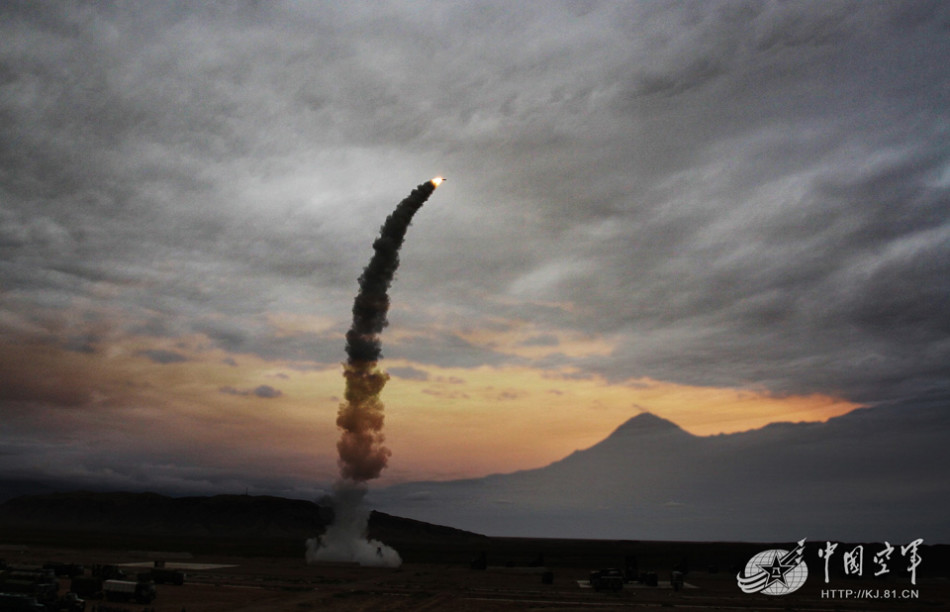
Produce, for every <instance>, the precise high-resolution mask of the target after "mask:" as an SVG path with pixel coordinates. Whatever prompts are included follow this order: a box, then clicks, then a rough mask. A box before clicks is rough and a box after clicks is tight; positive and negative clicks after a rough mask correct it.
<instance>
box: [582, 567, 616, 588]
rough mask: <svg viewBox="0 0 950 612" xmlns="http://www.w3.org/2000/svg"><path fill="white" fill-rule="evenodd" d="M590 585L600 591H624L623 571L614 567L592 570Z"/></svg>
mask: <svg viewBox="0 0 950 612" xmlns="http://www.w3.org/2000/svg"><path fill="white" fill-rule="evenodd" d="M590 586H591V587H592V588H594V589H596V590H598V591H622V590H623V572H621V571H620V570H619V569H616V568H613V567H610V568H606V569H600V570H597V571H594V572H591V573H590Z"/></svg>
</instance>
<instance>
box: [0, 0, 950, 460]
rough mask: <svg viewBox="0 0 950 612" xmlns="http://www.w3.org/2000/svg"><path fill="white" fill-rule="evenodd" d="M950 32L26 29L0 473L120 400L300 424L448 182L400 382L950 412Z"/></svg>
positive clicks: (57, 8)
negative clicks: (394, 216) (396, 213)
mask: <svg viewBox="0 0 950 612" xmlns="http://www.w3.org/2000/svg"><path fill="white" fill-rule="evenodd" d="M948 27H950V9H948V7H947V6H946V5H945V4H943V3H940V2H825V3H821V4H803V3H778V2H728V3H716V4H709V3H703V2H686V3H678V4H667V3H659V4H657V3H640V2H637V3H600V2H559V3H553V2H552V3H537V4H535V3H530V4H515V5H512V4H510V3H494V2H479V3H468V4H452V3H419V2H412V3H408V2H386V3H374V4H372V5H355V6H354V5H350V4H340V3H308V4H302V5H301V4H296V3H292V2H268V3H263V4H261V3H251V2H248V3H243V2H242V3H228V4H225V5H181V4H177V3H166V2H149V3H146V4H141V5H137V6H136V7H135V9H134V10H132V9H131V8H130V7H127V6H123V5H117V6H110V5H99V4H73V3H56V4H35V3H17V2H8V3H4V4H3V6H2V7H0V339H2V343H0V351H2V353H3V355H2V358H3V360H4V362H5V363H16V364H17V367H16V369H15V372H16V375H15V376H14V375H13V374H7V375H6V378H9V379H11V380H10V381H9V382H10V386H8V387H6V388H5V389H4V391H3V397H2V403H0V415H2V416H3V417H4V418H3V422H4V423H14V422H16V423H18V425H17V427H16V428H15V429H13V428H11V429H10V430H9V432H8V433H6V434H0V444H3V445H4V446H0V452H11V451H9V450H4V449H10V448H12V447H13V446H15V445H22V444H27V442H26V441H25V440H26V439H34V440H36V443H37V444H39V445H43V444H47V443H49V442H50V439H51V438H50V437H49V436H47V435H46V434H45V433H43V428H44V425H43V422H44V421H43V418H45V417H43V416H41V415H46V414H47V412H46V411H48V410H56V409H60V408H62V409H75V410H76V411H77V412H75V413H70V414H72V415H73V416H72V417H70V418H75V419H78V421H77V429H76V432H77V433H76V435H77V436H78V437H79V438H82V436H81V435H79V433H78V432H80V431H86V429H87V428H92V427H94V426H95V425H94V424H95V423H97V422H98V420H99V419H100V418H102V416H101V415H102V412H101V411H102V410H103V406H106V405H108V406H118V404H119V403H122V402H121V401H120V399H118V398H119V396H121V397H125V398H134V399H127V400H126V401H125V403H122V406H121V409H123V410H125V409H130V410H131V409H135V410H138V409H148V410H156V411H159V416H156V417H155V418H156V419H159V418H161V417H160V414H161V412H160V411H161V410H162V405H163V404H162V402H163V401H169V402H171V403H172V404H174V405H175V406H176V409H175V410H174V411H173V412H174V414H175V415H178V416H176V418H185V417H183V416H181V415H184V414H190V412H189V411H188V410H185V409H184V408H182V405H183V404H182V403H181V402H183V401H184V400H182V398H184V397H185V396H187V395H188V393H191V390H193V389H195V388H196V385H199V382H200V384H204V385H207V387H208V389H209V393H210V396H214V397H217V398H224V399H228V396H234V397H231V398H230V399H229V401H243V402H244V404H245V405H244V406H242V407H241V410H251V409H252V408H251V407H250V404H249V402H250V403H254V402H258V401H260V402H263V406H264V407H261V408H259V409H260V410H271V411H273V410H275V408H274V407H273V406H274V405H275V404H277V403H280V402H282V401H289V400H291V399H292V398H293V396H292V395H291V394H290V393H289V392H288V390H287V389H288V387H287V385H289V384H290V383H289V382H288V381H289V379H274V378H271V377H269V376H270V374H269V372H270V371H271V370H275V371H278V370H279V371H281V372H285V373H286V372H291V371H293V372H307V371H310V372H316V371H327V372H329V371H334V370H338V368H339V362H340V360H341V359H342V340H341V334H342V330H343V329H345V326H346V321H347V319H348V313H349V308H350V302H351V300H352V295H353V292H354V291H355V288H356V278H357V276H358V275H359V270H360V266H362V264H363V263H364V262H365V260H366V258H367V256H368V255H369V254H370V245H371V243H372V239H373V237H374V235H375V233H376V231H377V228H378V224H379V223H381V221H382V219H383V217H384V215H385V214H386V212H387V211H388V210H389V209H390V208H391V206H392V205H393V204H394V203H395V202H397V201H398V200H399V199H400V198H401V197H403V196H404V195H405V193H407V192H408V190H409V189H411V187H412V186H413V185H416V184H418V183H419V182H420V181H422V180H426V179H427V178H429V177H430V176H434V175H436V174H444V175H445V176H447V177H449V179H450V180H449V181H448V182H447V183H446V184H445V185H444V186H442V187H440V189H439V193H438V194H437V196H436V198H435V199H434V201H433V202H432V203H431V205H430V206H429V207H428V208H427V210H426V214H425V215H421V216H420V218H419V219H418V220H417V221H416V223H415V224H414V225H413V227H412V228H411V230H410V236H409V237H408V240H407V243H406V245H405V248H404V250H403V255H402V258H403V269H402V271H401V272H400V277H399V278H398V279H397V280H396V283H395V285H394V289H393V292H392V298H393V310H392V312H391V314H390V320H391V321H393V326H392V327H391V328H390V329H389V330H388V331H387V333H388V334H389V336H387V337H384V340H383V342H384V346H383V354H384V356H385V357H387V358H391V359H397V360H401V361H400V362H399V364H398V368H399V369H397V370H394V372H393V373H394V376H396V377H397V378H398V377H402V378H403V379H405V380H407V381H414V382H420V383H421V382H425V381H429V382H430V383H433V384H434V383H435V382H437V379H438V377H439V376H440V374H439V372H438V370H439V368H461V369H463V370H464V369H474V368H526V369H531V370H534V371H538V372H547V373H549V374H550V375H552V376H555V377H556V378H558V382H557V383H552V389H553V390H554V391H560V392H563V391H565V390H566V389H567V388H568V381H569V380H570V378H572V377H573V378H575V379H587V380H595V379H596V380H603V381H604V382H605V384H613V385H623V384H629V383H630V381H637V380H642V379H650V380H653V381H664V382H666V383H670V384H675V385H695V386H703V387H721V388H732V389H754V390H757V391H759V392H764V393H768V394H772V395H774V396H785V395H788V396H792V395H798V396H810V395H813V394H824V395H827V396H831V397H837V398H841V399H842V400H846V401H850V402H855V403H862V404H876V403H894V402H900V403H901V404H902V405H906V406H908V409H912V407H913V406H914V405H915V404H923V403H927V404H931V403H935V402H936V403H946V400H947V398H948V395H950V393H948V392H950V378H948V375H947V371H946V367H945V365H944V364H946V363H948V362H950V341H948V338H950V317H948V316H947V304H950V280H948V279H950V153H948V150H947V147H946V142H947V141H948V140H950V133H948V131H950V120H948V119H950V113H948V109H950V89H948V87H950V86H948V83H950V67H948V65H947V62H946V61H945V60H944V59H943V58H945V57H947V55H948V54H950V53H948V52H950V49H948V46H950V41H948V38H947V36H946V32H947V28H948ZM24 351H26V353H24ZM24 354H29V355H31V356H33V357H36V356H37V355H42V358H39V357H37V361H35V362H28V363H22V362H21V361H20V358H21V356H22V355H24ZM108 359H112V360H115V359H126V360H128V359H131V360H132V361H129V362H128V363H129V364H134V367H132V365H129V367H130V368H131V369H132V370H134V371H125V370H123V372H125V373H126V374H127V375H128V378H125V379H123V380H118V379H117V378H116V379H114V380H113V379H109V382H108V384H106V382H103V381H104V379H106V378H109V377H108V376H107V375H106V374H105V373H106V372H107V371H110V370H100V369H96V368H95V367H93V366H92V365H90V364H98V365H102V364H107V363H114V361H113V362H108V361H103V360H108ZM209 359H213V360H214V363H215V364H217V366H216V367H217V368H219V369H220V371H219V369H213V372H214V373H213V374H211V373H210V371H211V370H207V371H205V370H202V372H203V373H202V374H201V375H200V376H199V375H197V374H194V373H195V372H196V371H197V370H194V369H192V370H187V369H186V368H188V367H192V368H201V367H205V366H206V365H207V364H208V363H209V361H208V360H209ZM146 362H147V363H146ZM31 363H32V365H31ZM249 363H254V364H256V365H255V368H256V369H255V370H254V372H253V373H249V371H248V370H247V369H246V368H247V367H248V366H247V364H249ZM268 364H269V365H270V368H271V369H270V370H268ZM98 365H96V367H98ZM258 365H259V367H258ZM104 367H105V366H104ZM209 367H210V366H209ZM228 367H230V368H233V369H234V370H235V372H234V374H235V376H238V375H239V377H238V378H232V379H224V378H223V377H225V375H224V374H222V373H221V372H224V371H226V370H227V368H228ZM11 371H12V370H11ZM145 372H148V374H147V375H146V374H145ZM185 372H191V374H189V376H194V378H193V379H192V386H188V385H185V384H184V383H182V382H181V378H180V376H184V373H185ZM451 375H453V376H458V374H457V373H456V374H451ZM140 376H141V377H140ZM201 376H205V377H206V378H204V379H203V378H201ZM209 376H210V377H211V378H213V380H209V379H207V377H209ZM445 376H449V374H445ZM155 377H158V378H155ZM172 377H179V378H175V380H174V381H172V380H165V382H164V383H160V382H159V379H163V380H164V379H170V378H172ZM241 377H243V378H241ZM219 378H220V380H219ZM248 378H253V380H248ZM146 380H147V381H148V383H149V385H153V384H154V385H160V384H165V385H168V386H166V387H164V388H165V389H168V388H171V387H174V388H175V389H178V391H177V392H176V393H178V394H179V395H176V396H175V398H177V399H175V398H173V399H172V400H169V399H168V397H167V396H165V395H163V394H162V392H161V389H162V387H149V388H150V389H151V391H149V393H148V394H144V395H143V393H139V392H136V393H133V392H132V389H139V390H141V389H142V388H143V385H144V381H146ZM172 383H174V384H172ZM506 384H507V383H506ZM558 385H560V386H558ZM456 387H459V388H456V389H455V392H456V396H455V397H457V398H458V397H460V395H459V394H462V393H465V392H466V391H467V392H468V393H469V395H471V391H472V390H471V389H468V390H465V389H462V388H461V387H462V385H456ZM120 388H121V389H122V392H121V393H119V392H118V391H117V390H118V389H120ZM434 389H436V387H434V386H433V387H432V388H431V389H430V390H434ZM443 391H444V390H443ZM505 392H509V393H515V394H517V393H518V392H519V391H518V389H517V388H516V387H514V388H512V389H505V388H500V389H499V393H505ZM321 393H322V387H321ZM325 395H329V393H327V394H325ZM188 397H191V396H188ZM297 397H300V396H299V394H298V395H297ZM146 399H147V400H148V401H149V402H151V403H149V404H148V405H147V406H143V405H141V402H143V401H145V400H146ZM188 401H189V402H192V401H194V398H191V399H189V400H188ZM176 402H178V403H176ZM184 403H188V402H184ZM324 404H325V405H324V406H323V407H321V408H320V410H321V411H324V412H326V413H328V414H329V415H332V414H333V413H334V412H335V410H336V402H335V401H332V400H328V399H327V400H324ZM195 405H196V406H198V407H196V408H194V410H195V411H196V412H200V411H202V410H204V411H209V410H211V411H214V410H215V409H214V403H213V400H210V399H209V400H207V401H206V402H205V401H198V402H196V404H195ZM254 405H255V408H253V409H258V408H257V405H256V404H254ZM590 405H593V403H591V404H590ZM268 407H269V408H268ZM119 408H120V407H116V408H115V409H116V410H118V409H119ZM630 409H631V411H632V410H633V407H630ZM241 414H244V413H243V412H242V413H241ZM321 414H322V412H321ZM189 418H190V417H189ZM221 418H226V419H227V418H231V417H229V416H222V417H221ZM241 418H243V417H241ZM319 418H320V419H323V417H322V416H321V417H319ZM621 420H622V419H618V420H617V422H620V421H621ZM184 422H187V421H184ZM684 425H687V424H685V423H684ZM313 427H314V432H315V433H314V435H315V439H323V438H321V437H320V436H324V437H330V436H332V424H327V423H325V422H324V421H320V423H319V424H315V425H313ZM130 435H142V434H141V433H137V434H136V433H133V434H130ZM17 448H21V447H20V446H17ZM37 448H39V446H38V447H37ZM21 450H22V449H21ZM77 452H78V451H77ZM322 452H324V451H323V450H321V451H319V453H322ZM326 452H328V453H332V448H331V449H327V451H326ZM319 453H318V452H317V451H314V455H313V456H312V457H311V458H312V459H314V460H316V455H317V454H319ZM396 454H397V455H398V449H396ZM133 456H134V453H132V452H131V451H130V457H133ZM201 461H204V459H202V460H201ZM331 467H332V466H331ZM328 469H330V468H328Z"/></svg>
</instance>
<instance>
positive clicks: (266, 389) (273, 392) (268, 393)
mask: <svg viewBox="0 0 950 612" xmlns="http://www.w3.org/2000/svg"><path fill="white" fill-rule="evenodd" d="M218 391H220V392H221V393H224V394H227V395H239V396H242V397H250V396H254V397H259V398H261V399H274V398H277V397H280V396H282V395H283V392H282V391H281V390H280V389H275V388H274V387H271V386H270V385H260V386H257V387H255V388H253V389H237V388H235V387H231V386H227V387H221V388H220V389H218Z"/></svg>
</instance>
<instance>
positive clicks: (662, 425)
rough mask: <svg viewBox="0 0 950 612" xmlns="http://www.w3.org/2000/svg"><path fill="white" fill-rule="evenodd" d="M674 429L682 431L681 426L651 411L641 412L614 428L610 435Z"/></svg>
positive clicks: (649, 432) (670, 430) (653, 432)
mask: <svg viewBox="0 0 950 612" xmlns="http://www.w3.org/2000/svg"><path fill="white" fill-rule="evenodd" d="M674 431H678V432H683V430H682V428H680V426H679V425H677V424H676V423H674V422H673V421H667V420H666V419H664V418H662V417H658V416H656V415H655V414H653V413H652V412H641V413H640V414H638V415H637V416H635V417H632V418H631V419H630V420H628V421H627V422H626V423H624V424H623V425H621V426H620V427H618V428H617V429H615V430H614V432H613V433H612V434H610V436H611V437H613V436H616V435H618V434H620V435H627V434H658V433H665V432H674Z"/></svg>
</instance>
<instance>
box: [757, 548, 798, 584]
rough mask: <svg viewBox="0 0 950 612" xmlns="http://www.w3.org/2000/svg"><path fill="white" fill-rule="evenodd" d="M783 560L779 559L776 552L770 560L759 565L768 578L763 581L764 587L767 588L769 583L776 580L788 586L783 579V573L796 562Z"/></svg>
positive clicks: (791, 568)
mask: <svg viewBox="0 0 950 612" xmlns="http://www.w3.org/2000/svg"><path fill="white" fill-rule="evenodd" d="M783 561H784V560H783V559H781V558H780V557H779V555H778V554H776V555H775V556H774V557H772V562H771V563H769V564H768V565H762V564H760V565H759V567H760V568H761V569H762V571H764V572H765V573H767V574H768V575H769V577H768V580H767V581H766V583H765V587H763V588H768V587H769V586H770V585H772V584H774V583H776V582H781V583H782V584H784V585H786V586H788V582H786V580H785V574H787V573H789V572H790V571H792V570H793V569H795V567H796V565H797V564H795V563H789V562H783Z"/></svg>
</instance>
